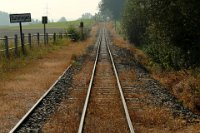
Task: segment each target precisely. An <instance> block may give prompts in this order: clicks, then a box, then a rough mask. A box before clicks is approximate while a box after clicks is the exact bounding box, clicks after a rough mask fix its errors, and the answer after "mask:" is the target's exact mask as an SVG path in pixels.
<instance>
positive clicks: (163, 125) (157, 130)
mask: <svg viewBox="0 0 200 133" xmlns="http://www.w3.org/2000/svg"><path fill="white" fill-rule="evenodd" d="M107 27H108V28H109V29H110V31H111V35H112V36H113V44H115V45H116V46H119V47H121V48H126V49H128V50H130V51H132V53H133V54H134V58H135V59H136V60H137V61H138V62H140V63H141V64H143V65H144V66H145V67H146V68H147V69H148V70H149V71H150V72H151V73H152V76H153V77H154V78H155V79H157V80H159V81H160V82H161V83H162V84H164V85H166V86H168V87H169V88H171V90H170V91H171V92H172V93H173V94H174V95H175V96H176V97H177V98H178V99H180V101H183V103H184V105H185V106H187V107H190V109H192V110H193V111H197V110H196V109H195V106H196V105H199V107H200V94H199V93H198V90H200V89H199V88H200V87H199V86H200V79H199V78H197V77H194V76H193V75H192V73H191V71H189V70H187V71H186V70H182V71H179V72H174V71H172V72H164V71H160V70H156V69H155V68H153V67H152V66H151V65H150V59H149V58H148V57H147V56H146V55H145V54H144V53H143V52H142V51H141V50H139V49H137V48H135V47H134V45H131V44H130V43H128V42H127V41H125V40H124V39H123V38H122V37H120V36H119V35H117V34H116V33H115V31H114V30H113V27H112V25H111V24H107ZM131 73H132V74H133V75H135V74H134V73H133V72H131ZM131 73H129V74H131ZM129 74H128V76H129ZM126 76H127V75H126ZM129 77H131V76H129ZM129 77H128V78H125V77H124V76H120V79H122V85H123V82H124V81H123V79H129V80H130V78H129ZM133 77H134V76H133ZM124 84H126V83H124ZM126 86H128V84H126ZM142 95H143V96H144V97H140V96H138V95H132V96H133V97H137V98H138V97H139V98H144V99H147V98H148V96H149V95H145V93H143V94H142ZM132 96H131V97H132ZM128 106H130V105H129V104H128ZM141 106H142V109H140V110H137V109H136V110H135V109H134V110H131V111H130V114H131V118H132V121H133V123H134V127H136V132H137V133H166V132H167V133H168V132H169V133H176V132H177V133H188V132H192V133H200V126H199V124H189V123H187V122H186V121H185V120H183V119H181V118H176V119H175V118H174V117H173V115H172V114H171V112H170V111H169V109H167V108H161V107H155V106H150V105H145V104H144V105H143V104H142V105H140V107H141Z"/></svg>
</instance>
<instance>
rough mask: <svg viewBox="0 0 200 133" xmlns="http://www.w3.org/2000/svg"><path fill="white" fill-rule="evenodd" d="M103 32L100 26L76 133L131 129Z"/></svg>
mask: <svg viewBox="0 0 200 133" xmlns="http://www.w3.org/2000/svg"><path fill="white" fill-rule="evenodd" d="M107 36H108V35H107V31H106V29H102V30H101V32H100V38H99V40H98V41H99V42H98V44H99V46H98V49H97V55H96V61H95V63H94V68H93V73H92V76H91V80H90V84H89V87H88V93H87V97H86V100H85V104H84V108H83V112H82V116H81V121H80V125H79V130H78V133H82V132H109V133H110V132H123V133H125V132H131V133H134V129H133V126H132V122H131V120H130V116H129V113H128V109H127V105H126V102H125V98H124V95H123V92H122V88H121V85H120V81H119V77H118V74H117V70H116V67H115V64H114V60H113V57H112V54H111V51H110V48H109V42H110V41H109V40H108V38H107Z"/></svg>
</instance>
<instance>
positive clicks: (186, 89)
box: [107, 23, 200, 113]
mask: <svg viewBox="0 0 200 133" xmlns="http://www.w3.org/2000/svg"><path fill="white" fill-rule="evenodd" d="M107 27H108V28H109V29H110V31H111V35H112V36H113V38H114V39H113V44H115V45H116V46H119V47H122V48H126V49H129V50H130V51H132V52H133V54H134V58H135V59H136V60H137V61H139V62H140V63H141V64H143V65H144V66H145V67H146V68H147V69H148V70H149V71H150V72H151V74H152V76H153V77H154V78H155V79H156V80H159V81H160V82H161V83H162V84H164V85H165V86H167V87H168V88H169V89H170V91H171V92H172V93H173V94H174V95H175V96H176V97H177V98H178V99H179V100H180V101H181V102H183V104H184V106H186V107H188V108H190V109H191V110H193V111H194V112H196V113H200V77H199V76H196V77H195V76H194V74H192V73H193V72H192V70H181V71H162V70H161V69H159V67H156V68H155V67H153V66H152V65H151V61H150V59H149V58H148V56H147V55H145V53H144V52H143V51H141V50H139V49H137V48H136V47H135V46H134V45H131V44H130V43H128V42H127V41H125V40H124V39H123V38H122V37H120V36H119V35H117V34H116V32H115V31H114V29H113V27H112V24H110V23H109V24H107Z"/></svg>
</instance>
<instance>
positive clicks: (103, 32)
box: [78, 29, 135, 133]
mask: <svg viewBox="0 0 200 133" xmlns="http://www.w3.org/2000/svg"><path fill="white" fill-rule="evenodd" d="M100 37H101V39H99V40H98V43H99V44H98V49H97V55H96V60H95V63H94V67H93V71H92V76H91V79H90V83H89V87H88V91H87V96H86V100H85V104H84V108H83V111H82V115H81V120H80V125H79V129H78V133H82V132H83V127H84V121H85V117H86V112H87V107H88V104H89V99H90V94H91V89H92V84H93V81H94V75H95V71H96V66H97V62H98V57H99V53H100V46H101V41H102V39H103V38H105V41H106V47H107V50H108V52H109V56H110V60H111V63H112V66H113V70H114V73H115V77H116V80H117V85H118V88H119V92H120V97H121V100H122V104H123V108H124V112H125V115H126V120H127V123H128V127H129V130H130V132H131V133H135V132H134V128H133V125H132V122H131V119H130V115H129V112H128V108H127V104H126V101H125V98H124V95H123V91H122V87H121V84H120V81H119V77H118V73H117V69H116V67H115V64H114V60H113V57H112V53H111V51H110V48H109V46H108V44H107V43H108V40H107V38H106V37H105V29H103V31H102V36H100Z"/></svg>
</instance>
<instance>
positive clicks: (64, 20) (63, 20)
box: [58, 17, 67, 22]
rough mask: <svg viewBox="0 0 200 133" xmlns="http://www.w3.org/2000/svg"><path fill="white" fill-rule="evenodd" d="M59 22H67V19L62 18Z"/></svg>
mask: <svg viewBox="0 0 200 133" xmlns="http://www.w3.org/2000/svg"><path fill="white" fill-rule="evenodd" d="M58 22H67V19H66V18H65V17H61V18H60V19H59V20H58Z"/></svg>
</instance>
